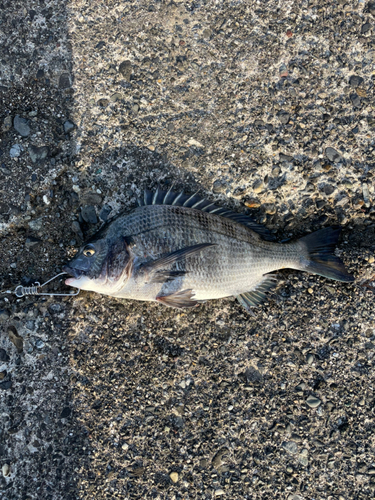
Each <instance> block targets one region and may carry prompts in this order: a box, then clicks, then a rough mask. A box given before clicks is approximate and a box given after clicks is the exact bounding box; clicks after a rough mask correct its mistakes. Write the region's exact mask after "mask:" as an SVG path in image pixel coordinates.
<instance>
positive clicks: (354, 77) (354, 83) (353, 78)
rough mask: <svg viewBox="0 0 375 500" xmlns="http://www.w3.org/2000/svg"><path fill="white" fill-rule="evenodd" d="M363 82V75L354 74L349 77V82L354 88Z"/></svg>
mask: <svg viewBox="0 0 375 500" xmlns="http://www.w3.org/2000/svg"><path fill="white" fill-rule="evenodd" d="M362 83H363V78H362V77H361V76H358V75H352V76H351V77H350V78H349V84H350V85H351V87H353V88H357V87H359V86H360V85H361V84H362Z"/></svg>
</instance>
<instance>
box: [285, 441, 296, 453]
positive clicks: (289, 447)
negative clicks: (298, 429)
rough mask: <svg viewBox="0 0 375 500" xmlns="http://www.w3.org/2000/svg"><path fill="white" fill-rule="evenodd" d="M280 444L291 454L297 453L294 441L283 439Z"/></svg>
mask: <svg viewBox="0 0 375 500" xmlns="http://www.w3.org/2000/svg"><path fill="white" fill-rule="evenodd" d="M282 446H283V448H284V450H286V451H287V452H288V453H291V454H292V455H294V454H295V453H297V450H298V446H297V443H295V442H294V441H285V442H284V443H283V445H282Z"/></svg>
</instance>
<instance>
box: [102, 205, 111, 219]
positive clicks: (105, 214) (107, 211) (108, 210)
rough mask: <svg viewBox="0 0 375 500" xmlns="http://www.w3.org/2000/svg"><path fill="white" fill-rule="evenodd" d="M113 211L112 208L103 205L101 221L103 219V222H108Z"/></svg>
mask: <svg viewBox="0 0 375 500" xmlns="http://www.w3.org/2000/svg"><path fill="white" fill-rule="evenodd" d="M111 211H112V207H111V206H110V205H103V207H102V209H101V210H100V213H99V219H101V220H102V221H103V222H107V220H108V216H109V214H110V213H111Z"/></svg>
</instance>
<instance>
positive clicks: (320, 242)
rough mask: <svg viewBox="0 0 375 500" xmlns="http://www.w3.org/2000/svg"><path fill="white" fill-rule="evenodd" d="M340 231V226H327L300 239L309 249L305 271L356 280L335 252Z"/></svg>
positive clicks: (327, 276) (334, 277)
mask: <svg viewBox="0 0 375 500" xmlns="http://www.w3.org/2000/svg"><path fill="white" fill-rule="evenodd" d="M340 232H341V229H340V228H336V227H326V228H325V229H321V230H319V231H316V232H315V233H312V234H309V235H308V236H304V237H303V238H300V239H299V240H298V241H299V242H301V243H303V244H304V245H306V248H307V251H308V259H309V260H308V262H307V263H306V267H305V268H304V271H307V272H309V273H313V274H319V275H320V276H325V277H326V278H330V279H333V280H338V281H354V277H353V276H351V275H350V274H349V273H348V272H347V270H346V269H345V266H344V264H343V262H342V261H341V260H340V259H339V258H338V257H336V256H335V255H334V254H333V252H334V250H335V246H336V244H337V241H338V239H339V236H340Z"/></svg>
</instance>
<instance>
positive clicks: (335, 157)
mask: <svg viewBox="0 0 375 500" xmlns="http://www.w3.org/2000/svg"><path fill="white" fill-rule="evenodd" d="M325 154H326V157H327V158H328V159H329V161H332V162H334V163H338V162H339V161H340V160H341V159H342V156H341V154H340V153H339V152H338V151H336V149H334V148H326V150H325Z"/></svg>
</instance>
